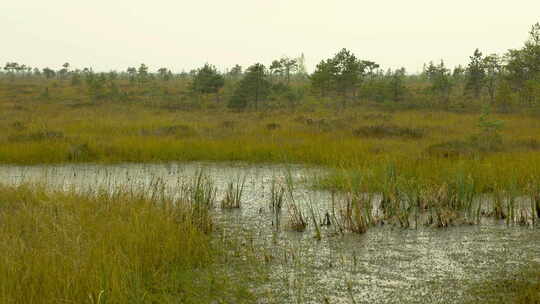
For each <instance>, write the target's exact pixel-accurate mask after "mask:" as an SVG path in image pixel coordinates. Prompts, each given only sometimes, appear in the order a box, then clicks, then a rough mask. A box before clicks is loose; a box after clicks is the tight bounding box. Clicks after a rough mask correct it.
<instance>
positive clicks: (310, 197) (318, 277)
mask: <svg viewBox="0 0 540 304" xmlns="http://www.w3.org/2000/svg"><path fill="white" fill-rule="evenodd" d="M201 169H202V170H203V172H204V173H205V174H206V175H208V176H209V177H211V179H212V180H213V181H214V182H215V186H216V187H217V200H216V208H215V211H214V212H215V213H216V217H217V219H218V221H219V223H220V226H221V227H224V228H223V229H222V230H221V231H220V232H219V233H221V234H223V235H227V234H229V235H231V236H232V235H245V236H246V237H247V238H248V239H249V240H250V241H249V242H250V245H249V246H253V247H254V248H256V250H257V251H258V252H260V253H261V254H262V255H264V256H265V259H266V257H267V258H268V263H269V265H270V266H269V267H271V277H272V278H271V280H270V282H269V283H266V285H264V286H263V287H260V288H262V289H263V290H264V289H267V290H273V294H274V295H275V296H276V297H278V298H274V299H271V300H270V301H266V300H264V299H261V301H260V302H261V303H266V302H278V303H325V301H327V303H461V302H463V301H464V300H465V299H464V296H465V295H464V291H465V290H466V289H467V287H468V285H469V283H474V282H478V281H481V280H483V279H488V278H490V277H492V276H493V275H494V274H496V273H498V272H500V271H510V272H511V271H513V270H518V269H520V268H521V267H524V266H528V267H535V266H537V267H540V233H539V231H538V228H531V227H525V226H511V227H506V226H505V225H503V224H500V223H495V222H489V221H488V222H485V223H483V224H481V225H475V226H468V225H462V226H456V227H450V228H446V229H437V228H419V229H418V230H415V229H401V228H397V227H391V226H383V227H372V228H370V229H369V230H368V231H367V232H366V233H365V234H361V235H358V234H352V233H346V234H345V235H336V234H335V233H334V232H335V230H334V228H332V227H331V226H330V227H322V228H321V235H322V237H321V240H317V239H316V238H315V235H316V234H315V229H314V228H313V226H314V225H313V223H312V222H311V220H310V213H309V212H310V211H308V209H309V210H313V211H314V212H315V214H316V217H318V218H321V221H322V218H323V216H322V215H324V214H325V212H327V211H328V210H329V209H330V208H331V201H332V199H331V194H330V193H329V192H325V191H315V190H311V189H309V188H308V187H307V186H306V185H305V183H303V182H302V181H305V180H306V179H307V178H309V177H310V176H312V175H313V174H320V173H323V172H322V171H321V170H320V169H312V168H305V167H301V166H280V165H244V164H235V163H232V164H216V163H188V164H184V163H178V164H176V163H174V164H156V165H153V164H150V165H149V164H141V165H139V164H120V165H91V164H86V165H57V166H29V167H23V166H0V183H4V184H20V183H24V182H29V183H34V182H37V183H42V184H45V185H47V186H49V187H51V188H60V189H76V190H81V191H85V190H90V191H91V190H93V189H94V190H95V189H99V188H106V189H111V190H113V189H115V188H117V187H123V188H126V187H127V188H134V189H137V188H139V189H146V188H148V187H150V186H151V184H152V183H154V182H155V181H157V180H159V181H160V183H161V184H162V185H163V186H164V187H165V188H166V189H167V191H168V192H169V193H175V188H178V187H179V183H180V182H181V181H182V180H186V179H189V178H193V176H195V175H196V174H197V172H198V171H199V170H201ZM287 177H290V178H292V180H293V181H295V182H294V184H295V189H294V199H295V201H296V203H297V205H298V206H300V208H302V210H303V212H304V215H306V218H307V219H306V221H307V222H308V226H307V229H306V230H305V231H304V232H293V231H291V230H290V229H288V227H287V226H288V224H287V223H288V218H289V216H288V210H287V204H285V206H284V209H283V211H282V216H281V225H280V229H279V230H278V229H276V223H275V216H274V214H273V212H271V211H270V208H269V198H270V196H271V185H272V182H273V181H274V180H276V179H278V180H284V179H286V178H287ZM243 178H245V189H244V193H243V195H242V206H241V208H240V209H236V210H221V209H220V208H219V202H220V201H221V199H222V198H223V196H224V193H225V190H226V188H227V185H228V183H229V182H231V181H237V180H239V179H243ZM309 206H311V207H309ZM246 246H248V245H246Z"/></svg>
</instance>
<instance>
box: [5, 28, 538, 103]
mask: <svg viewBox="0 0 540 304" xmlns="http://www.w3.org/2000/svg"><path fill="white" fill-rule="evenodd" d="M0 76H2V78H4V79H9V80H11V81H14V80H16V79H20V78H25V79H26V78H43V79H48V80H57V81H64V80H65V81H69V82H70V84H71V85H73V86H85V87H86V88H87V91H88V93H89V95H90V96H91V97H92V98H93V99H96V100H99V99H107V98H111V97H114V96H121V95H122V89H121V88H120V87H119V85H118V82H119V81H124V82H127V83H129V84H130V85H132V86H134V87H140V88H147V87H151V86H157V85H159V83H162V82H173V81H183V82H185V83H189V85H188V88H189V90H188V93H189V94H191V96H194V97H197V98H203V99H211V98H215V100H216V101H218V102H221V100H225V101H226V103H227V106H228V107H230V108H232V109H236V110H243V109H247V108H254V109H258V108H260V107H264V106H267V105H268V104H269V103H271V101H272V100H280V101H281V102H285V103H288V104H290V105H295V104H298V103H301V102H302V101H306V100H308V99H314V98H316V99H320V100H328V101H330V102H335V103H336V104H337V105H339V106H342V107H346V106H347V105H351V104H355V103H358V102H359V101H361V100H368V101H373V102H379V103H393V104H416V105H422V104H423V105H430V106H435V105H437V106H442V107H450V106H453V107H456V106H457V107H459V106H463V107H465V106H466V105H467V103H475V102H476V103H479V102H480V103H486V104H491V105H493V106H495V107H497V108H498V109H499V110H501V111H508V110H509V109H510V108H511V106H512V105H515V104H519V105H520V106H539V105H540V24H539V23H537V24H535V25H533V26H532V27H531V30H530V32H529V38H528V40H527V41H525V43H524V45H523V46H522V47H521V48H518V49H510V50H508V52H506V53H505V54H503V55H497V54H488V55H485V54H483V52H482V51H481V50H479V49H476V50H474V51H473V52H472V55H471V56H470V58H469V62H468V63H467V64H466V65H465V66H462V65H459V66H457V67H454V68H453V69H451V68H449V67H447V66H446V65H445V63H444V61H443V60H440V61H437V62H433V61H432V62H429V63H427V64H425V65H424V67H423V70H422V72H421V73H419V74H408V73H407V72H406V70H405V69H404V68H400V69H395V70H392V69H387V70H384V69H383V68H381V66H380V65H379V64H377V63H376V62H374V61H371V60H365V59H361V58H358V57H357V56H356V55H355V54H354V53H352V52H351V51H350V50H347V49H342V50H340V51H338V52H337V53H336V54H335V55H334V56H332V57H331V58H327V59H324V60H322V61H320V62H319V63H318V64H317V65H316V67H315V70H314V71H313V73H311V74H308V73H307V72H306V67H305V61H304V56H303V55H302V56H300V57H298V58H290V57H286V56H285V57H282V58H279V59H276V60H274V61H272V62H271V64H269V65H268V66H265V65H264V64H262V63H255V64H253V65H251V66H249V67H247V68H246V69H245V70H244V69H243V67H241V66H240V65H235V66H233V67H232V68H230V69H228V70H227V71H225V72H221V71H218V69H217V68H216V67H215V66H214V65H211V64H208V63H207V64H204V65H203V66H202V67H200V68H198V69H194V70H192V71H189V72H181V73H173V72H172V71H171V70H170V69H168V68H165V67H162V68H159V69H157V71H156V72H150V71H149V68H148V66H146V65H145V64H141V65H140V66H139V67H129V68H128V69H126V70H125V71H121V72H116V71H111V72H108V73H96V72H94V71H93V70H92V68H84V69H72V68H71V66H70V64H69V63H67V62H66V63H64V64H63V65H62V66H61V67H60V68H59V69H57V70H54V69H51V68H48V67H47V68H44V69H41V70H40V69H37V68H31V67H29V66H26V65H24V64H19V63H16V62H8V63H6V64H5V66H4V68H3V72H2V73H1V75H0Z"/></svg>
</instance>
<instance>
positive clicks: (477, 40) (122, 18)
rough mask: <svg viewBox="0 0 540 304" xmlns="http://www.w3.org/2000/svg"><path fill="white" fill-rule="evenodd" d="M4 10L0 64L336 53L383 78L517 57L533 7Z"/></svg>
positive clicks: (91, 4) (466, 3)
mask: <svg viewBox="0 0 540 304" xmlns="http://www.w3.org/2000/svg"><path fill="white" fill-rule="evenodd" d="M2 2H3V3H2V4H0V64H1V65H2V66H3V64H4V63H5V62H8V61H9V62H11V61H15V62H18V63H21V64H26V65H29V66H32V67H38V68H44V67H51V68H54V69H58V68H60V67H61V65H62V64H63V63H64V62H69V63H70V64H71V66H72V67H74V68H83V67H93V69H94V70H95V71H109V70H125V69H126V68H127V67H130V66H139V65H140V64H141V63H145V64H146V65H148V66H149V67H150V69H151V70H153V71H155V70H157V69H158V68H160V67H167V68H169V69H171V70H172V71H173V72H181V71H182V70H185V71H189V70H191V69H193V68H197V67H200V66H201V65H203V64H204V63H210V64H214V65H215V66H216V67H217V68H218V69H220V70H225V69H226V68H230V67H232V66H234V65H235V64H240V65H242V66H244V67H247V66H248V65H250V64H253V63H256V62H261V63H263V64H270V63H271V61H272V60H274V59H277V58H280V57H282V56H289V57H297V56H299V55H300V54H301V53H304V54H305V58H306V65H307V68H308V71H313V69H314V67H315V65H316V64H317V63H318V62H320V61H321V60H322V59H326V58H329V57H332V56H333V55H334V54H335V53H337V52H338V51H339V50H340V49H342V48H347V49H349V50H351V51H352V52H354V53H355V54H356V55H357V57H359V58H361V59H363V60H372V61H375V62H377V63H379V64H380V65H381V66H382V67H383V68H385V69H386V68H393V69H394V68H400V67H405V68H406V69H407V71H408V72H410V73H416V72H419V71H421V69H422V65H423V64H424V63H427V62H429V61H430V60H433V61H439V60H441V59H444V61H445V63H446V64H447V65H448V66H451V67H452V66H455V65H458V64H466V63H467V62H468V57H469V56H470V55H471V54H472V53H473V52H474V50H475V49H476V48H479V49H480V50H481V51H482V52H483V53H484V54H491V53H498V54H503V53H505V52H506V51H507V50H508V49H511V48H519V47H521V46H522V45H523V42H524V41H525V40H526V39H527V37H528V32H529V30H530V28H531V26H532V25H533V24H534V23H536V22H540V1H539V0H513V1H502V0H476V1H471V0H453V1H441V0H407V1H405V0H378V1H365V0H356V1H354V0H227V1H225V0H196V1H192V0H153V1H148V0H145V1H142V0H129V1H126V0H92V1H83V0H48V1H43V0H32V1H29V0H17V1H7V0H6V1H2Z"/></svg>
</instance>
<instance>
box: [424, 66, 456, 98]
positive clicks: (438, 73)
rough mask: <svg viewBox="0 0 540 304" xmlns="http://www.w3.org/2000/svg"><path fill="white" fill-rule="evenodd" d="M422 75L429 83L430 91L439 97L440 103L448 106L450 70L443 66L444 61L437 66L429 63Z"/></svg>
mask: <svg viewBox="0 0 540 304" xmlns="http://www.w3.org/2000/svg"><path fill="white" fill-rule="evenodd" d="M424 74H425V75H426V77H427V79H428V80H429V81H430V82H431V87H430V90H431V91H432V92H433V93H435V94H437V95H439V97H440V98H441V101H443V102H444V103H446V104H448V103H449V102H450V92H451V91H452V85H453V84H452V80H451V77H450V70H449V69H447V68H446V67H445V65H444V61H442V60H441V63H440V64H438V65H435V64H433V62H430V63H429V65H428V66H427V67H426V68H425V70H424Z"/></svg>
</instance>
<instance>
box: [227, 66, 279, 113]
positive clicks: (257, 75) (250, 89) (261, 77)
mask: <svg viewBox="0 0 540 304" xmlns="http://www.w3.org/2000/svg"><path fill="white" fill-rule="evenodd" d="M270 87H271V83H270V82H269V81H268V73H267V71H266V67H265V66H264V65H263V64H261V63H256V64H254V65H252V66H250V67H249V68H248V69H247V70H246V72H245V75H244V78H242V80H241V81H240V82H239V83H238V85H237V87H236V89H235V90H234V93H233V96H232V97H231V99H230V100H229V107H230V108H233V109H237V110H241V109H245V108H246V107H248V106H249V105H250V104H253V105H254V107H255V109H258V108H259V102H260V101H262V100H264V99H265V98H267V97H268V95H269V94H270Z"/></svg>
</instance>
